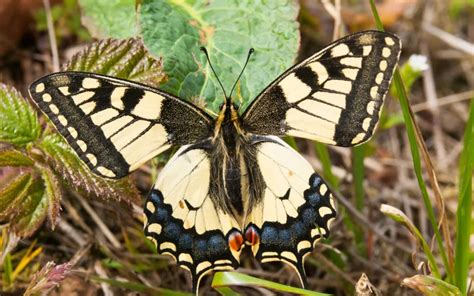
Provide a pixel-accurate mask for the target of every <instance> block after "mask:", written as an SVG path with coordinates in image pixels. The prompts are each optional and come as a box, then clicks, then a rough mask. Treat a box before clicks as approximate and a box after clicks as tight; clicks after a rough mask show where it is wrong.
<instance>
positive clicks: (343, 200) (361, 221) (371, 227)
mask: <svg viewBox="0 0 474 296" xmlns="http://www.w3.org/2000/svg"><path fill="white" fill-rule="evenodd" d="M332 193H333V195H334V197H335V198H336V199H337V201H338V202H339V203H341V204H342V205H343V206H344V207H345V208H346V210H347V211H348V212H349V214H351V216H352V217H353V218H354V219H355V220H356V221H358V222H359V224H360V225H361V226H363V227H365V228H367V229H369V230H370V231H372V232H373V233H374V234H375V235H377V236H378V237H379V238H380V239H381V240H383V241H385V242H387V243H389V244H390V245H392V246H394V247H396V248H398V249H400V250H402V251H404V252H406V253H408V254H411V253H413V250H411V249H409V248H407V247H406V246H404V245H402V244H401V243H399V242H397V241H395V240H393V239H390V238H388V237H386V236H385V235H384V234H383V232H381V231H380V229H378V228H377V227H375V225H374V224H373V223H372V222H370V221H369V220H367V218H366V217H365V216H364V215H362V214H361V213H360V212H359V211H358V210H357V209H356V208H355V207H354V206H353V205H352V203H351V202H350V201H348V200H347V199H346V198H345V197H344V196H342V194H340V193H339V192H337V191H335V190H332Z"/></svg>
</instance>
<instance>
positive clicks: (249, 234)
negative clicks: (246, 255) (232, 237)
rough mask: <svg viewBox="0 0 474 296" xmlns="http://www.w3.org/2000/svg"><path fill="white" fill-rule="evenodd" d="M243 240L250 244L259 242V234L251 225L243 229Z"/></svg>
mask: <svg viewBox="0 0 474 296" xmlns="http://www.w3.org/2000/svg"><path fill="white" fill-rule="evenodd" d="M245 240H246V241H247V242H249V243H250V245H251V246H254V245H257V244H259V243H260V235H259V234H258V232H257V230H256V229H255V228H254V227H253V226H250V227H248V228H247V230H246V231H245Z"/></svg>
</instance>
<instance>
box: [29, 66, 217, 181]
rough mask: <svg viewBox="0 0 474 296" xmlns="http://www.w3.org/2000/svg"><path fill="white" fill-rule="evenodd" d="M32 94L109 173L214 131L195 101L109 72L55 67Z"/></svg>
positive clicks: (89, 160) (94, 164)
mask: <svg viewBox="0 0 474 296" xmlns="http://www.w3.org/2000/svg"><path fill="white" fill-rule="evenodd" d="M30 94H31V97H32V98H33V100H34V101H35V103H36V104H38V106H39V107H40V109H41V110H43V112H44V113H45V114H46V115H47V116H48V117H49V118H50V119H51V121H52V122H53V124H54V125H55V127H56V128H57V130H58V131H59V132H60V133H61V134H62V135H63V136H64V138H65V139H66V140H67V141H68V143H69V144H70V145H71V146H72V147H73V149H74V150H75V151H76V152H77V154H78V155H79V157H80V158H81V159H82V160H83V161H84V162H85V164H86V165H87V166H88V167H89V168H90V169H91V170H92V171H93V172H95V173H96V174H98V175H100V176H103V177H106V178H120V177H123V176H125V175H127V174H129V173H130V172H131V171H133V170H134V169H136V168H137V167H138V166H140V165H141V164H143V163H144V162H146V161H147V160H149V159H150V158H152V157H154V156H156V155H157V154H159V153H160V152H162V151H164V150H166V149H168V148H169V147H170V145H172V144H178V145H182V144H190V143H194V142H196V141H198V140H202V139H204V138H206V137H208V136H209V135H210V134H211V132H212V118H210V117H209V116H208V115H207V114H205V113H204V112H203V111H201V110H200V109H198V108H196V107H195V106H193V105H192V104H189V103H187V102H185V101H183V100H180V99H179V98H176V97H174V96H172V95H169V94H167V93H164V92H162V91H159V90H157V89H155V88H151V87H148V86H145V85H142V84H138V83H134V82H131V81H127V80H122V79H117V78H113V77H108V76H105V75H98V74H92V73H83V72H59V73H54V74H51V75H48V76H45V77H43V78H41V79H39V80H37V81H36V82H34V83H33V84H32V85H31V86H30Z"/></svg>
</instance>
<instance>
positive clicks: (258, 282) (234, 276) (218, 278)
mask: <svg viewBox="0 0 474 296" xmlns="http://www.w3.org/2000/svg"><path fill="white" fill-rule="evenodd" d="M228 286H244V287H245V286H253V287H261V288H266V289H271V290H274V291H278V292H286V293H293V294H297V295H313V296H327V295H330V294H325V293H319V292H314V291H310V290H305V289H301V288H295V287H291V286H287V285H283V284H278V283H274V282H271V281H267V280H262V279H259V278H256V277H252V276H249V275H246V274H242V273H238V272H217V273H216V274H215V275H214V278H213V279H212V287H213V288H217V289H219V290H220V291H221V292H223V291H229V290H222V289H221V288H222V287H228ZM229 292H230V291H229ZM232 293H234V294H232V295H236V294H235V292H234V291H232ZM226 295H227V294H226Z"/></svg>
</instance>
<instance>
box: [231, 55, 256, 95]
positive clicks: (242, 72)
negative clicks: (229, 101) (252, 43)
mask: <svg viewBox="0 0 474 296" xmlns="http://www.w3.org/2000/svg"><path fill="white" fill-rule="evenodd" d="M254 51H255V50H254V49H253V48H250V49H249V53H248V54H247V60H246V61H245V64H244V67H243V68H242V71H240V74H239V77H237V80H236V81H235V83H234V86H232V89H231V90H230V96H232V93H233V92H234V88H235V86H236V85H237V82H239V80H240V77H241V76H242V74H244V70H245V68H246V67H247V64H248V63H249V60H250V56H251V55H252V53H253V52H254Z"/></svg>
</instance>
